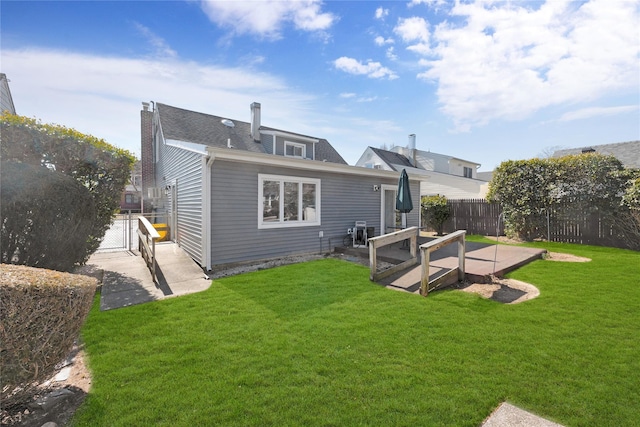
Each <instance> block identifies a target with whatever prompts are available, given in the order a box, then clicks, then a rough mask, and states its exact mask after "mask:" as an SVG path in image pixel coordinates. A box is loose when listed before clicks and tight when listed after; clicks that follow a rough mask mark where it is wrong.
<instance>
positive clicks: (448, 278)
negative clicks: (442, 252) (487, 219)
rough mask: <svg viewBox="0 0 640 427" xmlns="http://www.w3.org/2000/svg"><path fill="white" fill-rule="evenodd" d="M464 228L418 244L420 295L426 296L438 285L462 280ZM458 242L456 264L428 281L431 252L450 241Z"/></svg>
mask: <svg viewBox="0 0 640 427" xmlns="http://www.w3.org/2000/svg"><path fill="white" fill-rule="evenodd" d="M466 233H467V232H466V230H458V231H455V232H453V233H451V234H447V235H446V236H444V237H440V238H438V239H435V240H432V241H430V242H427V243H425V244H423V245H420V254H421V261H420V262H421V264H422V275H421V276H422V281H421V284H420V295H422V296H425V297H426V296H427V295H429V291H432V290H434V289H436V288H438V287H440V286H443V285H448V284H451V283H455V282H456V280H459V281H462V280H464V257H465V235H466ZM455 242H458V266H457V267H455V268H453V269H452V270H449V271H448V272H447V273H445V274H443V275H442V276H440V277H437V278H435V279H433V280H432V281H429V260H430V258H431V256H430V255H431V252H434V251H437V250H438V249H440V248H443V247H445V246H447V245H449V244H451V243H455Z"/></svg>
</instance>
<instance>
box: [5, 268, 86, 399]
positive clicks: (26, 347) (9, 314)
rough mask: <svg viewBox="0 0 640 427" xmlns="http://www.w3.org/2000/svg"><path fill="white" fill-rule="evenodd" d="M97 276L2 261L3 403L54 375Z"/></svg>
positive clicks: (83, 316) (77, 328)
mask: <svg viewBox="0 0 640 427" xmlns="http://www.w3.org/2000/svg"><path fill="white" fill-rule="evenodd" d="M96 286H97V280H96V279H94V278H91V277H88V276H80V275H76V274H70V273H63V272H58V271H52V270H45V269H41V268H33V267H27V266H20V265H9V264H0V359H1V360H2V364H1V368H0V369H1V370H2V372H1V375H0V378H1V380H0V388H1V394H0V402H2V405H3V406H10V405H12V404H15V403H19V402H20V401H21V400H23V399H24V398H26V397H27V396H28V394H29V392H30V391H31V390H32V389H33V387H35V386H36V385H37V384H39V383H41V382H42V381H44V380H46V379H48V378H50V377H51V376H52V375H53V373H54V368H55V365H56V364H58V363H59V362H61V361H62V360H64V358H65V357H66V356H67V355H68V354H69V352H70V351H71V349H72V347H73V343H74V340H75V339H76V338H77V337H78V334H79V332H80V328H81V326H82V324H83V323H84V321H85V319H86V317H87V314H88V313H89V310H90V308H91V305H92V301H93V296H94V295H95V290H96Z"/></svg>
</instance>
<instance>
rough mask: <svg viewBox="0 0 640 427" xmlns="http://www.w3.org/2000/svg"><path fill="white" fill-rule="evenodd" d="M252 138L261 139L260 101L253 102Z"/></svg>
mask: <svg viewBox="0 0 640 427" xmlns="http://www.w3.org/2000/svg"><path fill="white" fill-rule="evenodd" d="M251 138H253V140H254V141H258V142H259V141H260V103H258V102H254V103H252V104H251Z"/></svg>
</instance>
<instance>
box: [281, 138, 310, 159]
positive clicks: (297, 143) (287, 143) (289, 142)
mask: <svg viewBox="0 0 640 427" xmlns="http://www.w3.org/2000/svg"><path fill="white" fill-rule="evenodd" d="M289 145H290V146H292V147H298V148H302V156H290V155H288V154H287V146H289ZM284 155H285V157H293V158H294V159H306V158H307V146H306V144H301V143H299V142H292V141H285V142H284Z"/></svg>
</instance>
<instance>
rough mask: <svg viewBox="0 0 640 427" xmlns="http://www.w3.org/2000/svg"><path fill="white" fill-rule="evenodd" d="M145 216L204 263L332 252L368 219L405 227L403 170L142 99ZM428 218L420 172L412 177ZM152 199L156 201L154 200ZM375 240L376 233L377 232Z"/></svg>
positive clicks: (254, 122)
mask: <svg viewBox="0 0 640 427" xmlns="http://www.w3.org/2000/svg"><path fill="white" fill-rule="evenodd" d="M141 126H142V177H143V195H145V197H147V196H149V197H151V199H147V200H145V208H144V209H145V212H147V211H153V212H155V213H160V214H163V213H164V214H165V215H166V218H163V219H161V220H158V222H166V223H167V224H168V225H169V232H170V238H171V240H173V241H176V242H177V243H178V244H179V245H180V246H181V247H182V248H183V249H184V250H185V251H186V252H187V253H189V255H191V257H192V258H193V259H194V260H196V261H197V262H198V263H199V264H200V265H201V266H202V267H203V268H205V269H207V270H210V269H212V268H213V267H214V266H217V265H223V264H230V263H238V262H245V261H255V260H262V259H270V258H278V257H283V256H287V255H294V254H300V253H312V252H319V251H323V252H324V251H327V250H331V249H333V248H334V247H336V246H343V245H344V242H346V241H347V240H348V234H347V230H348V229H349V228H352V227H354V226H355V222H356V221H366V225H367V227H373V232H374V235H379V234H381V230H388V231H391V230H394V227H396V226H397V218H398V217H397V215H396V212H395V195H396V192H397V187H398V178H399V176H400V174H399V173H398V172H396V171H379V170H368V169H364V168H358V167H354V166H349V165H347V164H346V162H345V161H344V159H343V158H342V157H341V156H340V154H338V152H337V151H336V150H335V149H334V148H333V146H331V144H329V142H328V141H327V140H325V139H321V138H315V137H310V136H307V135H301V134H298V133H293V132H289V131H283V130H278V129H274V128H269V127H265V126H262V124H261V106H260V104H258V103H253V104H251V121H250V122H243V121H238V120H235V119H234V120H231V119H228V118H224V117H219V116H213V115H209V114H203V113H198V112H194V111H189V110H184V109H181V108H176V107H172V106H169V105H166V104H159V103H157V104H154V107H153V108H152V109H150V108H149V104H148V103H143V110H142V111H141ZM410 179H411V180H410V182H411V190H412V192H413V193H412V196H413V198H414V206H415V207H416V208H415V209H414V210H413V211H412V212H411V213H410V214H409V215H408V226H417V225H419V224H420V216H419V215H420V209H419V206H420V202H419V194H420V193H419V188H420V180H421V178H420V177H415V176H412V177H410ZM148 201H151V202H152V203H147V202H148ZM369 237H372V236H369Z"/></svg>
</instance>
